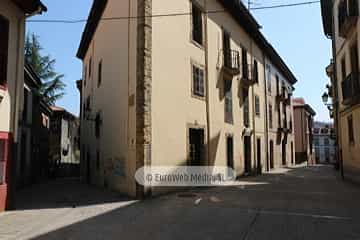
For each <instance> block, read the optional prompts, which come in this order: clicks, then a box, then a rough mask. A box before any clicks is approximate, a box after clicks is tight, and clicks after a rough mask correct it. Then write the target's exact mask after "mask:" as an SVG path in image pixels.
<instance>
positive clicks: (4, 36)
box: [0, 16, 9, 85]
mask: <svg viewBox="0 0 360 240" xmlns="http://www.w3.org/2000/svg"><path fill="white" fill-rule="evenodd" d="M8 47H9V21H8V20H7V19H5V18H4V17H2V16H0V85H6V82H7V61H8Z"/></svg>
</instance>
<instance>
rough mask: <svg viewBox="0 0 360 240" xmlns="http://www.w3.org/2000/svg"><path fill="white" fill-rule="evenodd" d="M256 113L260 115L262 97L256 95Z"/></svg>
mask: <svg viewBox="0 0 360 240" xmlns="http://www.w3.org/2000/svg"><path fill="white" fill-rule="evenodd" d="M255 114H256V116H258V117H260V98H259V96H255Z"/></svg>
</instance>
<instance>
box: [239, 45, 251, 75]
mask: <svg viewBox="0 0 360 240" xmlns="http://www.w3.org/2000/svg"><path fill="white" fill-rule="evenodd" d="M241 60H242V72H243V78H245V79H247V78H249V68H248V60H247V51H246V49H245V48H243V49H242V50H241Z"/></svg>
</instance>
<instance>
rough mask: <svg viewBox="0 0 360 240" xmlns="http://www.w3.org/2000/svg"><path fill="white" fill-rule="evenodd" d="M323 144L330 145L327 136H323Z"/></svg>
mask: <svg viewBox="0 0 360 240" xmlns="http://www.w3.org/2000/svg"><path fill="white" fill-rule="evenodd" d="M324 145H325V146H330V141H329V138H325V139H324Z"/></svg>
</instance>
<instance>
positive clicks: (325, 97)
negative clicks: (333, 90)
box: [321, 92, 329, 106]
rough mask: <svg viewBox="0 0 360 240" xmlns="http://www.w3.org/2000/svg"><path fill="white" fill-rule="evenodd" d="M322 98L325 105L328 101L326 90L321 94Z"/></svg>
mask: <svg viewBox="0 0 360 240" xmlns="http://www.w3.org/2000/svg"><path fill="white" fill-rule="evenodd" d="M321 98H322V100H323V103H324V104H325V106H327V104H328V101H329V94H327V93H326V92H325V93H324V94H323V95H322V97H321Z"/></svg>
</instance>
